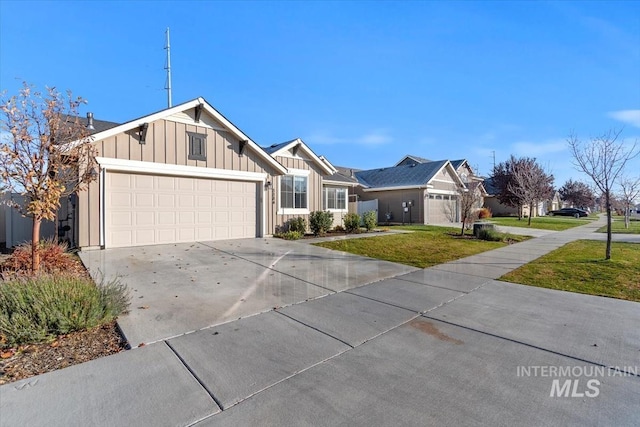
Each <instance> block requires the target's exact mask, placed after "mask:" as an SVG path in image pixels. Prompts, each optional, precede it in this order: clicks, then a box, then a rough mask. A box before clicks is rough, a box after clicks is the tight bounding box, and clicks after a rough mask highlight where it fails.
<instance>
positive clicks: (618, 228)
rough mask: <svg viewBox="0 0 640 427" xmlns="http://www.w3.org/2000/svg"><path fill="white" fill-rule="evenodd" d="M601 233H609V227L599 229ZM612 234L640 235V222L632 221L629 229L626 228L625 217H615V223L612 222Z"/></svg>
mask: <svg viewBox="0 0 640 427" xmlns="http://www.w3.org/2000/svg"><path fill="white" fill-rule="evenodd" d="M598 232H600V233H606V232H607V226H606V225H605V226H603V227H600V228H599V229H598ZM611 232H612V233H624V234H640V220H637V219H632V220H631V222H630V223H629V228H624V218H623V217H614V218H613V222H611Z"/></svg>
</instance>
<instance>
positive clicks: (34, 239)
mask: <svg viewBox="0 0 640 427" xmlns="http://www.w3.org/2000/svg"><path fill="white" fill-rule="evenodd" d="M41 223H42V218H39V217H33V227H32V229H31V270H32V272H33V273H34V274H36V273H37V272H38V270H40V251H39V250H38V246H39V244H40V224H41Z"/></svg>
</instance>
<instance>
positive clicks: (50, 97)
mask: <svg viewBox="0 0 640 427" xmlns="http://www.w3.org/2000/svg"><path fill="white" fill-rule="evenodd" d="M84 102H85V101H84V100H83V99H82V98H73V97H72V95H71V92H67V94H66V96H64V95H62V94H60V92H58V91H57V90H56V89H55V88H47V89H46V92H45V93H44V94H43V93H41V92H38V91H34V90H33V88H32V86H30V85H28V84H27V83H24V84H23V87H22V89H21V90H20V92H19V94H18V95H15V96H12V97H10V98H8V99H7V98H5V96H4V94H3V95H2V100H1V103H0V110H1V111H2V117H1V122H0V124H1V126H2V131H3V133H5V135H6V136H4V137H3V138H2V140H1V141H0V176H1V177H2V184H0V185H1V188H0V190H1V191H2V192H15V193H20V194H22V195H23V196H24V197H25V203H24V205H18V204H15V203H14V204H13V206H14V207H15V208H17V209H18V210H19V211H20V213H21V214H22V215H25V216H28V217H31V218H32V219H33V228H32V240H31V244H32V248H31V251H32V252H31V253H32V270H33V272H34V273H35V272H37V271H38V270H39V268H40V256H39V251H38V246H39V242H40V225H41V223H42V221H43V220H50V221H52V220H54V219H55V217H56V212H57V210H58V208H59V206H60V198H61V197H65V196H68V195H70V194H73V193H76V192H78V191H80V190H82V189H84V188H86V186H87V185H88V184H89V183H90V182H91V181H92V180H94V179H95V175H96V174H95V172H94V171H95V169H94V168H95V149H94V148H93V146H92V144H90V143H88V142H90V133H89V130H88V129H87V128H86V126H85V125H84V124H83V123H81V122H80V120H79V118H78V114H77V113H78V108H79V106H80V105H81V104H82V103H84Z"/></svg>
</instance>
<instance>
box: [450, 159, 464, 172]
mask: <svg viewBox="0 0 640 427" xmlns="http://www.w3.org/2000/svg"><path fill="white" fill-rule="evenodd" d="M466 162H467V160H466V159H460V160H451V166H453V168H454V169H455V170H458V168H459V167H460V166H462V165H463V164H464V163H466Z"/></svg>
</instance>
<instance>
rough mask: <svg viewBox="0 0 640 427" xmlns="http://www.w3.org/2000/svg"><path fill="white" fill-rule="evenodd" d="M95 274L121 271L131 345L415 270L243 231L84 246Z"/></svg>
mask: <svg viewBox="0 0 640 427" xmlns="http://www.w3.org/2000/svg"><path fill="white" fill-rule="evenodd" d="M80 257H81V258H82V261H83V262H84V263H85V265H86V266H87V267H88V268H89V270H90V271H91V273H92V275H94V277H98V276H100V275H104V276H105V278H106V279H110V278H113V277H115V276H121V280H122V281H123V282H125V283H127V285H128V286H129V287H130V289H131V293H132V303H131V309H130V313H129V314H127V315H125V316H121V317H120V319H119V320H118V324H119V325H120V327H121V328H122V330H123V332H124V334H125V336H126V337H127V339H128V340H129V343H130V344H131V346H132V347H136V346H138V345H139V344H142V343H145V344H149V343H152V342H155V341H160V340H164V339H167V338H171V337H175V336H179V335H182V334H184V333H187V332H192V331H195V330H198V329H202V328H205V327H208V326H212V325H217V324H220V323H224V322H228V321H230V320H235V319H239V318H243V317H247V316H251V315H254V314H257V313H261V312H264V311H269V310H272V309H274V308H279V307H285V306H289V305H292V304H297V303H300V302H303V301H308V300H311V299H315V298H318V297H321V296H325V295H328V294H332V293H335V292H338V291H344V290H346V289H351V288H354V287H358V286H362V285H364V284H367V283H372V282H377V281H379V280H383V279H386V278H389V277H393V276H396V275H399V274H404V273H408V272H411V271H414V270H416V269H415V268H413V267H409V266H405V265H400V264H395V263H390V262H386V261H380V260H375V259H371V258H365V257H360V256H356V255H351V254H347V253H340V252H336V251H331V250H329V249H324V248H319V247H316V246H312V245H308V244H304V243H302V242H290V241H285V240H280V239H240V240H227V241H213V242H198V243H185V244H171V245H158V246H143V247H136V248H120V249H107V250H103V251H85V252H81V253H80Z"/></svg>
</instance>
